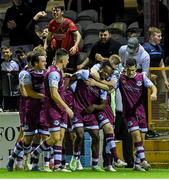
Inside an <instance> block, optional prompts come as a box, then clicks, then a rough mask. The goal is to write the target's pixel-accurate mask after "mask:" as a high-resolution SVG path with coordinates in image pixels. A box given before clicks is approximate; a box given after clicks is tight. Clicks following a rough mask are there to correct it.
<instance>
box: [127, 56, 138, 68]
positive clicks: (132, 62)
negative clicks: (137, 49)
mask: <svg viewBox="0 0 169 180" xmlns="http://www.w3.org/2000/svg"><path fill="white" fill-rule="evenodd" d="M136 65H137V63H136V60H135V59H134V58H128V59H127V61H126V66H127V67H128V66H136Z"/></svg>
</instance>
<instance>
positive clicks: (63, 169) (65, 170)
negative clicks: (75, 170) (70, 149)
mask: <svg viewBox="0 0 169 180" xmlns="http://www.w3.org/2000/svg"><path fill="white" fill-rule="evenodd" d="M53 171H54V172H72V171H71V170H68V169H65V168H54V169H53Z"/></svg>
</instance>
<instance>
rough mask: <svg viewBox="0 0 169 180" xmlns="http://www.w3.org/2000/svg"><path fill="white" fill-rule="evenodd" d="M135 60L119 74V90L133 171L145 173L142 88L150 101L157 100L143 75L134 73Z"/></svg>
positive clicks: (144, 115) (127, 64)
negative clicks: (133, 155) (147, 90)
mask: <svg viewBox="0 0 169 180" xmlns="http://www.w3.org/2000/svg"><path fill="white" fill-rule="evenodd" d="M136 70H137V67H136V60H135V59H133V58H131V59H128V60H127V63H126V73H124V74H121V76H120V79H119V88H120V91H121V95H122V102H123V117H124V119H125V121H126V122H127V125H128V130H129V131H130V132H131V135H132V139H133V143H134V147H135V149H136V158H135V162H134V167H133V168H134V170H137V171H146V170H148V169H149V168H150V164H148V162H147V161H146V159H145V153H144V146H143V141H144V139H145V132H146V131H147V122H146V114H145V110H144V107H143V102H142V101H143V87H147V88H150V89H151V97H150V98H151V100H152V101H154V100H156V99H157V89H156V87H155V86H154V84H153V83H152V82H151V81H150V80H149V79H148V77H147V76H146V74H145V73H137V72H136Z"/></svg>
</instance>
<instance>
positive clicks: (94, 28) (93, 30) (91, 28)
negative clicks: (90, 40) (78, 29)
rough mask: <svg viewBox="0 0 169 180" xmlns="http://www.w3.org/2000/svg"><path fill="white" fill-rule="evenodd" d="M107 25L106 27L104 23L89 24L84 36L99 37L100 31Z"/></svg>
mask: <svg viewBox="0 0 169 180" xmlns="http://www.w3.org/2000/svg"><path fill="white" fill-rule="evenodd" d="M105 26H106V25H104V24H103V23H92V24H89V25H88V26H87V27H86V28H85V29H84V32H83V33H84V36H88V35H92V34H94V35H98V34H99V31H100V30H101V29H102V28H104V27H105Z"/></svg>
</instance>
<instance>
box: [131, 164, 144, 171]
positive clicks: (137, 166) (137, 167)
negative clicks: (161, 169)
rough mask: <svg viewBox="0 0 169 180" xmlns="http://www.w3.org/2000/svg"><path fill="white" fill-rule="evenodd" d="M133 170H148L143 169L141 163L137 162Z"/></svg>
mask: <svg viewBox="0 0 169 180" xmlns="http://www.w3.org/2000/svg"><path fill="white" fill-rule="evenodd" d="M133 170H134V171H143V172H145V171H146V170H145V169H143V168H142V167H141V166H140V165H139V164H135V165H134V166H133Z"/></svg>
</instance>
